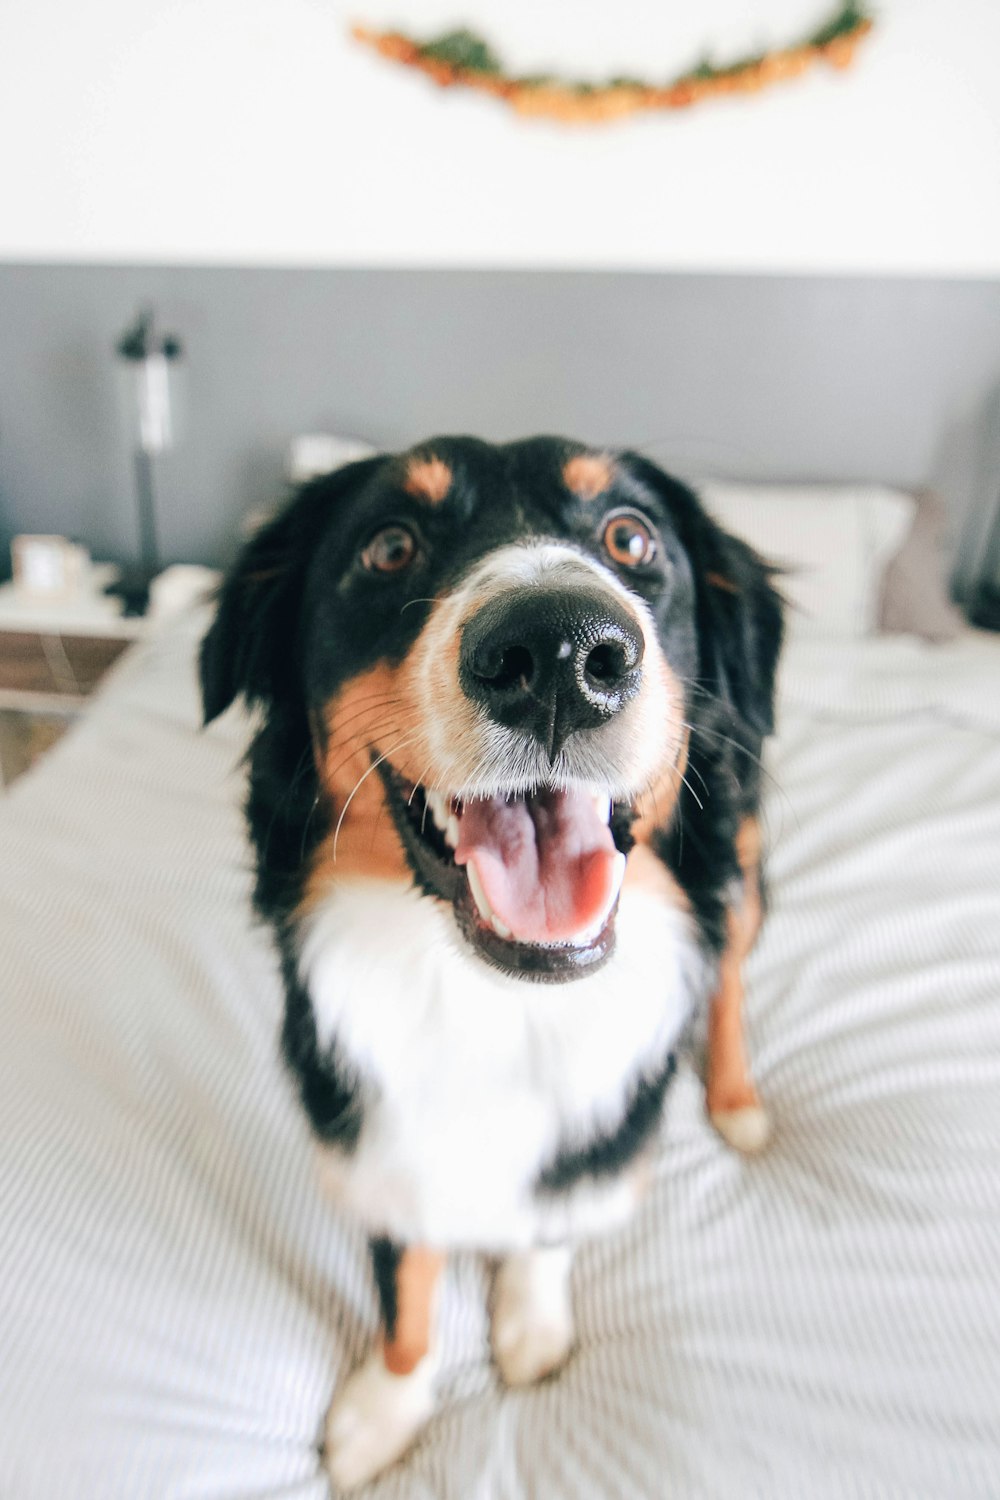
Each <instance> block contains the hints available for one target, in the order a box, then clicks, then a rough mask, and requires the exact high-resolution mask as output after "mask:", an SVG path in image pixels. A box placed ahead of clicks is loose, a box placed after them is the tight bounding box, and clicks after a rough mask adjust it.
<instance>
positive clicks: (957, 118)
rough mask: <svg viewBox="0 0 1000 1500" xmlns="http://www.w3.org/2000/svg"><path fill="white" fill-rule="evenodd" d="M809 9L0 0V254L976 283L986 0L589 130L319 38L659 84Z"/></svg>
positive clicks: (987, 218)
mask: <svg viewBox="0 0 1000 1500" xmlns="http://www.w3.org/2000/svg"><path fill="white" fill-rule="evenodd" d="M834 3H835V0H758V3H757V4H756V5H754V6H752V7H751V6H748V5H747V4H746V3H745V0H744V3H740V0H687V3H686V4H683V5H682V4H681V3H680V0H674V3H673V4H672V5H668V4H665V3H664V0H615V3H614V4H609V3H608V0H574V3H573V4H572V5H570V4H567V3H561V4H556V3H552V0H549V3H547V4H546V3H542V0H503V3H501V0H492V3H490V0H449V3H439V0H419V3H414V0H397V3H395V4H392V3H391V0H388V3H387V0H352V3H350V4H346V3H339V0H85V3H82V0H30V3H26V0H0V141H3V143H4V144H3V151H2V162H3V164H2V167H0V259H7V260H28V259H59V260H110V261H187V262H237V263H245V264H253V263H258V264H261V263H289V264H316V265H336V264H375V265H400V264H409V265H470V266H477V265H492V266H519V265H530V266H563V267H572V266H605V267H635V268H638V267H644V268H654V269H698V270H734V271H739V270H764V271H807V272H855V271H857V272H890V273H895V272H903V273H917V274H919V273H930V274H941V275H973V276H997V275H1000V75H998V73H997V59H998V58H1000V4H998V3H997V0H950V3H948V4H944V3H942V0H881V3H880V4H879V6H878V10H879V15H880V19H879V25H878V29H877V30H876V32H875V34H874V36H873V37H872V38H871V39H870V40H869V41H868V43H867V44H866V45H865V47H864V49H863V51H862V53H861V56H860V58H859V61H858V63H857V65H856V67H855V69H854V71H853V72H851V73H849V74H847V75H844V76H841V75H835V74H833V73H831V72H829V71H827V70H823V71H821V72H818V73H816V74H813V75H811V76H809V77H808V78H806V79H804V80H801V81H799V82H797V83H792V84H789V85H787V86H785V87H780V88H778V89H776V90H774V91H773V92H771V93H768V94H764V95H762V96H760V97H757V98H750V99H739V100H736V101H733V102H724V103H709V104H705V105H703V106H701V107H699V108H697V109H695V110H692V111H691V112H689V113H679V114H675V115H669V116H663V117H656V118H641V119H633V120H631V121H628V122H626V123H624V124H620V125H618V126H614V127H607V128H602V129H598V130H594V131H588V132H574V131H568V130H566V129H565V128H562V129H560V128H558V127H555V126H552V125H548V124H538V123H529V122H522V121H519V120H517V119H516V118H515V117H513V116H512V115H510V114H509V113H508V112H507V111H506V110H505V109H503V108H502V107H501V106H500V105H498V104H495V103H493V102H492V101H490V100H487V99H485V98H483V97H481V96H478V95H470V94H463V93H461V92H459V91H453V92H451V93H449V94H442V93H440V92H438V91H437V90H435V89H433V88H432V86H431V85H429V84H428V83H427V81H426V80H425V79H423V78H420V77H417V76H415V75H411V74H409V73H407V72H404V71H402V70H398V69H394V68H392V67H390V66H389V65H388V64H386V63H384V62H382V61H381V60H380V59H378V58H376V57H374V56H373V55H369V54H367V53H366V52H364V51H362V50H360V49H358V48H357V47H356V46H355V45H354V44H352V43H351V42H349V41H348V40H347V37H346V31H347V23H348V20H349V19H350V17H351V16H360V17H362V18H364V19H365V20H373V21H376V22H380V21H381V22H385V23H386V24H390V23H392V22H396V23H402V24H404V25H407V26H408V27H409V28H410V29H411V30H413V31H416V32H420V33H421V34H426V33H428V32H433V31H434V30H435V29H436V28H439V27H440V26H441V25H442V24H450V23H454V22H455V21H470V22H472V23H474V24H477V25H479V26H480V27H481V28H482V29H485V30H487V31H488V32H489V33H490V34H491V36H492V37H493V39H494V41H495V42H496V44H497V45H498V47H499V48H500V50H501V51H503V52H504V53H505V54H506V55H508V56H509V57H510V58H511V60H512V61H513V62H514V63H515V64H517V65H518V66H526V67H537V66H544V65H545V64H550V65H552V64H555V65H557V66H560V67H561V68H562V69H565V68H569V67H574V68H578V69H579V70H580V71H581V72H583V73H587V72H591V73H597V74H600V73H602V72H606V71H616V70H619V69H621V70H625V71H628V70H632V71H640V72H642V73H644V74H652V73H653V72H654V71H655V70H656V68H657V67H659V68H661V69H662V71H663V73H664V74H670V73H673V72H675V71H678V70H679V69H680V68H682V67H683V66H685V65H687V64H688V63H689V62H692V61H694V60H696V58H697V56H698V55H699V53H700V52H701V51H702V50H703V48H704V45H705V43H707V42H710V41H712V40H713V39H714V40H715V41H716V42H717V44H718V45H717V50H716V54H715V55H716V58H717V59H718V60H719V61H724V60H725V57H726V55H727V54H729V55H732V53H733V52H734V51H738V50H739V49H740V48H742V47H744V46H745V45H747V44H750V45H756V44H757V43H759V42H761V41H764V42H780V41H783V40H785V39H786V38H787V37H789V36H790V35H794V34H795V33H797V32H799V31H802V30H807V29H809V28H810V27H811V26H812V25H813V24H814V23H815V22H817V21H819V20H822V19H825V15H826V13H828V11H829V10H830V9H832V8H833V6H834Z"/></svg>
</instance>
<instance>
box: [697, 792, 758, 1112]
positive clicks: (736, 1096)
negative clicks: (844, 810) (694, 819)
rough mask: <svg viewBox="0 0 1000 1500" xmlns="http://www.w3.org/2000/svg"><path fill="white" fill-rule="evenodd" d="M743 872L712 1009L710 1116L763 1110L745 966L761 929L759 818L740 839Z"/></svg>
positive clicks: (746, 826) (743, 825)
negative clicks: (750, 1049)
mask: <svg viewBox="0 0 1000 1500" xmlns="http://www.w3.org/2000/svg"><path fill="white" fill-rule="evenodd" d="M736 852H737V857H738V859H739V862H740V868H741V870H742V871H743V899H742V901H741V903H740V904H739V905H738V906H733V907H731V908H730V911H729V918H728V929H729V936H728V941H727V944H726V949H725V952H724V953H723V955H722V960H721V962H720V965H719V982H718V987H717V989H716V992H715V994H714V996H713V997H712V1002H711V1006H710V1009H709V1021H708V1109H709V1114H711V1115H716V1114H724V1113H728V1112H732V1111H735V1110H741V1109H748V1108H759V1106H760V1098H759V1096H758V1094H757V1090H756V1088H755V1086H754V1082H753V1079H752V1078H751V1076H750V1064H749V1061H748V1059H747V1052H746V1041H745V1039H744V1035H743V973H742V964H743V961H744V959H745V958H746V956H747V954H748V953H749V952H750V950H751V948H752V947H753V944H754V940H755V939H756V936H757V932H758V930H759V928H760V924H761V918H762V910H761V899H760V855H761V833H760V824H759V823H758V821H757V819H756V818H744V820H743V822H742V823H741V824H740V828H739V832H738V834H737V838H736Z"/></svg>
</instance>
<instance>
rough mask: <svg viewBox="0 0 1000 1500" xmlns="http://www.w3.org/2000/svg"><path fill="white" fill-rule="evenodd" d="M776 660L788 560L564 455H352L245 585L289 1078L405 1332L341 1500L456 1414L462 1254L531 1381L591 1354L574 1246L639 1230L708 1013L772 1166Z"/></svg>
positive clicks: (225, 671)
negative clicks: (761, 1002)
mask: <svg viewBox="0 0 1000 1500" xmlns="http://www.w3.org/2000/svg"><path fill="white" fill-rule="evenodd" d="M781 638H782V607H781V601H780V598H779V595H778V593H777V590H776V587H775V572H774V570H773V569H771V568H770V567H769V566H768V565H767V564H766V563H765V562H764V561H763V560H762V559H761V558H760V557H758V556H757V555H756V554H755V553H754V552H753V551H752V550H751V549H750V548H749V547H748V546H747V545H745V544H744V543H743V542H741V541H739V540H737V539H736V538H734V537H732V536H731V535H728V534H727V533H726V532H725V531H723V530H722V529H720V527H719V526H718V525H717V524H716V523H715V522H714V521H713V520H712V519H711V518H710V517H709V515H708V514H707V513H706V511H705V510H704V509H703V508H702V506H701V504H700V502H699V500H698V498H697V496H696V495H695V493H693V492H692V490H690V489H689V488H687V487H686V486H685V485H684V484H682V483H680V482H679V481H678V480H676V479H673V478H671V477H669V476H668V475H667V474H666V473H664V472H662V471H661V470H660V469H659V468H658V467H657V466H656V465H654V464H653V463H652V462H650V461H649V460H648V459H646V458H644V457H643V456H641V455H640V454H638V453H635V452H629V451H616V452H612V451H608V450H604V449H600V450H598V449H593V448H590V447H587V446H585V445H583V444H579V443H575V442H570V441H567V440H564V439H560V438H553V437H537V438H532V439H529V440H526V441H521V442H514V443H510V444H507V445H500V446H497V445H492V444H489V443H486V442H483V441H480V440H478V439H475V438H471V437H441V438H436V439H434V440H433V441H431V442H428V443H425V444H422V445H420V446H419V447H416V448H414V449H412V450H410V451H408V452H405V453H401V454H380V455H375V456H372V457H369V458H366V459H363V460H360V461H357V462H354V463H351V464H350V465H348V466H347V467H345V468H342V469H340V470H338V471H336V472H334V473H332V474H330V475H328V476H326V477H323V478H320V479H317V480H315V481H313V482H311V483H308V484H307V485H305V486H304V487H303V488H302V489H301V490H299V491H298V492H297V493H296V494H295V495H294V496H293V497H292V499H291V501H290V503H288V504H287V506H286V507H285V509H284V510H283V511H281V512H280V513H279V514H278V515H277V516H276V518H275V519H273V520H271V521H270V523H269V524H267V525H266V526H265V527H264V528H263V529H262V530H261V531H259V532H258V534H256V535H255V536H254V537H253V538H252V539H251V540H250V542H249V543H248V544H247V545H246V547H245V549H244V551H243V553H242V555H241V556H240V557H239V559H238V561H237V562H236V564H235V567H234V568H233V569H232V571H231V572H230V573H229V575H228V577H227V578H226V580H225V581H224V583H223V585H222V588H221V590H220V594H219V598H218V605H217V611H216V614H215V618H214V621H213V623H212V625H211V626H210V628H209V631H208V633H207V635H206V637H205V639H204V642H203V644H202V651H201V680H202V692H203V700H204V715H205V721H206V723H208V722H210V721H211V720H212V719H214V718H215V717H216V716H217V715H218V714H220V713H222V711H223V710H224V709H226V708H227V707H228V705H229V704H230V703H232V702H233V700H234V699H236V698H237V697H240V696H242V698H243V699H244V700H245V701H246V703H247V704H248V705H250V706H251V707H252V708H253V709H255V710H256V711H257V712H258V715H259V726H260V727H259V730H258V732H257V733H256V737H255V738H254V741H253V744H252V747H251V749H250V752H249V757H248V761H249V792H248V799H247V818H248V823H249V830H250V835H251V839H252V843H253V846H254V849H255V852H256V887H255V904H256V909H257V912H258V913H259V915H260V916H261V917H262V918H264V919H265V920H266V921H267V922H268V923H270V924H271V926H272V927H273V929H274V933H275V935H276V939H277V946H278V951H279V953H280V958H281V966H282V973H283V978H284V985H285V992H286V1005H285V1019H284V1028H283V1048H284V1056H285V1058H286V1060H287V1063H288V1066H289V1068H290V1070H291V1074H292V1076H293V1078H294V1081H295V1083H296V1085H297V1089H298V1092H299V1095H300V1097H301V1102H302V1105H303V1107H304V1109H305V1112H306V1115H307V1116H308V1119H309V1121H310V1122H311V1126H312V1130H313V1132H314V1134H315V1137H316V1140H317V1142H318V1149H319V1160H320V1166H321V1172H322V1176H323V1178H324V1180H325V1183H326V1184H327V1186H328V1188H329V1190H330V1192H331V1193H332V1194H333V1196H334V1198H335V1200H336V1202H337V1203H338V1204H339V1205H340V1206H341V1208H342V1209H343V1210H344V1212H345V1213H347V1214H349V1215H350V1216H352V1218H353V1219H354V1220H355V1221H356V1222H357V1223H358V1224H360V1225H361V1226H362V1228H363V1230H364V1232H365V1234H366V1235H367V1237H368V1240H369V1242H370V1245H371V1258H372V1265H373V1270H374V1278H375V1282H376V1286H377V1290H378V1295H379V1300H380V1304H381V1311H382V1332H381V1336H380V1339H379V1341H378V1344H377V1347H376V1348H375V1349H374V1350H373V1352H372V1353H371V1355H370V1357H369V1358H368V1360H367V1362H366V1363H365V1364H364V1365H363V1366H362V1367H361V1369H359V1370H358V1371H356V1372H355V1373H354V1374H353V1375H352V1376H351V1377H350V1379H349V1380H348V1381H347V1383H346V1385H345V1387H344V1389H343V1390H342V1391H341V1392H340V1394H339V1396H338V1397H337V1399H336V1400H335V1401H334V1403H333V1406H332V1408H331V1412H330V1416H329V1419H328V1424H327V1431H326V1459H327V1464H328V1467H329V1469H330V1472H331V1475H332V1476H333V1478H334V1480H335V1482H336V1483H337V1485H338V1486H339V1487H340V1488H344V1489H346V1488H350V1487H352V1486H353V1485H356V1484H358V1483H361V1482H363V1481H364V1480H366V1479H368V1478H370V1477H371V1476H372V1475H374V1474H376V1473H377V1472H379V1471H380V1470H381V1469H382V1468H384V1467H385V1466H387V1465H388V1464H389V1463H390V1462H392V1461H393V1460H395V1459H396V1458H397V1457H398V1456H399V1455H400V1454H401V1453H402V1452H403V1451H404V1450H405V1448H406V1447H407V1446H408V1444H409V1443H410V1441H411V1440H412V1438H413V1436H414V1435H415V1434H416V1432H417V1431H418V1430H419V1429H420V1427H421V1426H422V1424H423V1423H425V1422H426V1420H427V1419H428V1417H429V1416H430V1414H431V1412H432V1410H433V1404H434V1391H433V1387H434V1377H435V1372H436V1369H437V1363H438V1352H437V1341H436V1336H435V1326H434V1325H435V1303H436V1294H437V1289H438V1285H439V1282H440V1277H441V1272H442V1268H443V1265H444V1262H445V1256H446V1254H447V1252H448V1251H450V1250H455V1249H459V1248H462V1249H469V1248H471V1249H474V1250H476V1251H481V1252H485V1253H487V1254H489V1255H490V1256H494V1257H497V1258H498V1259H499V1261H500V1264H499V1269H498V1271H497V1276H496V1281H495V1285H494V1294H493V1304H492V1343H493V1352H494V1357H495V1359H496V1363H497V1365H498V1367H499V1370H500V1373H501V1375H502V1376H503V1377H504V1379H505V1380H506V1381H507V1382H508V1383H509V1384H512V1385H522V1384H525V1383H528V1382H531V1381H534V1380H537V1379H539V1378H541V1377H542V1376H544V1375H546V1374H548V1373H549V1372H550V1371H553V1370H555V1369H556V1368H557V1367H558V1366H559V1365H560V1364H561V1363H562V1362H563V1361H564V1360H565V1358H566V1357H567V1355H568V1353H569V1351H570V1349H571V1345H572V1341H573V1320H572V1311H571V1306H570V1299H569V1270H570V1255H571V1251H572V1247H573V1245H574V1244H575V1243H576V1242H578V1241H579V1240H580V1239H581V1238H583V1237H585V1236H589V1235H594V1234H598V1233H602V1232H605V1231H607V1230H609V1229H611V1228H612V1227H614V1226H615V1225H617V1224H620V1223H622V1222H623V1221H624V1220H626V1219H627V1217H628V1216H629V1214H631V1213H632V1212H633V1210H634V1208H635V1206H636V1203H637V1202H638V1200H639V1198H640V1196H641V1193H642V1190H643V1186H644V1183H645V1182H646V1181H647V1180H648V1178H649V1175H650V1161H651V1157H652V1155H653V1153H654V1150H655V1146H656V1138H657V1133H658V1127H659V1125H660V1120H661V1115H662V1112H663V1105H664V1099H665V1096H666V1093H667V1089H668V1086H669V1083H670V1080H671V1077H672V1074H673V1072H674V1067H675V1057H676V1052H677V1047H678V1043H679V1040H680V1039H681V1037H682V1035H683V1034H684V1033H685V1030H686V1028H687V1027H688V1025H689V1023H690V1022H691V1020H692V1017H693V1016H694V1015H696V1013H697V1012H698V1011H699V1010H700V1009H701V1008H702V1007H704V1006H707V1008H708V1069H707V1099H708V1109H709V1113H710V1116H711V1118H712V1120H713V1121H714V1123H715V1125H716V1127H717V1128H718V1129H719V1131H720V1132H721V1134H722V1135H723V1136H724V1137H725V1138H726V1139H727V1140H728V1141H729V1142H730V1143H731V1144H732V1145H734V1146H736V1147H737V1148H738V1149H741V1150H754V1149H756V1148H758V1147H759V1146H761V1145H762V1144H763V1142H764V1139H765V1138H766V1134H767V1117H766V1114H765V1112H764V1110H763V1109H762V1107H761V1104H760V1100H759V1098H758V1095H757V1092H756V1090H755V1088H754V1085H753V1082H752V1079H751V1076H750V1073H749V1070H748V1066H747V1058H746V1051H745V1046H744V1041H743V1035H742V1025H741V1001H742V994H743V990H742V982H741V964H742V962H743V960H744V958H745V957H746V954H747V953H748V951H749V949H750V947H751V945H752V943H753V941H754V938H755V936H756V933H757V930H758V927H759V925H760V922H761V918H762V911H763V883H762V873H761V837H760V825H759V810H760V796H761V770H760V753H761V748H762V745H763V742H764V740H765V738H766V737H767V736H768V734H769V733H770V732H771V730H772V727H773V698H774V680H775V671H776V664H777V660H778V655H779V651H780V646H781Z"/></svg>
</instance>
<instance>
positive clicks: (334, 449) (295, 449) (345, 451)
mask: <svg viewBox="0 0 1000 1500" xmlns="http://www.w3.org/2000/svg"><path fill="white" fill-rule="evenodd" d="M375 451H376V450H375V449H374V448H373V447H372V445H371V443H366V442H364V441H363V440H362V439H361V438H350V437H334V436H333V435H332V433H328V432H304V433H302V434H301V435H300V436H299V437H294V438H292V441H291V442H290V443H289V445H288V456H287V458H286V461H285V468H286V470H287V472H288V477H289V479H290V480H291V481H292V483H293V484H305V483H306V482H307V481H308V480H310V479H318V478H319V476H320V475H321V474H332V473H333V471H334V469H342V468H343V467H344V465H345V464H352V463H353V462H354V460H355V459H356V458H369V457H370V456H371V455H372V454H373V453H374V452H375Z"/></svg>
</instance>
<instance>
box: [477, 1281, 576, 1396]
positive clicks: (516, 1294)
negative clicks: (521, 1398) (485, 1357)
mask: <svg viewBox="0 0 1000 1500" xmlns="http://www.w3.org/2000/svg"><path fill="white" fill-rule="evenodd" d="M544 1254H545V1252H542V1255H544ZM567 1273H568V1259H567V1260H566V1261H565V1263H564V1264H561V1265H559V1266H558V1267H556V1266H544V1265H542V1264H540V1263H539V1262H538V1261H535V1260H534V1259H533V1258H532V1257H524V1258H523V1259H522V1258H521V1257H518V1258H516V1260H515V1261H513V1262H511V1261H508V1262H507V1263H506V1264H505V1265H504V1266H502V1267H501V1270H500V1272H499V1275H498V1279H497V1289H496V1296H495V1302H494V1308H493V1354H494V1357H495V1359H496V1362H497V1367H498V1368H499V1370H500V1374H501V1375H502V1376H503V1378H504V1380H505V1382H506V1383H507V1385H531V1384H532V1383H533V1382H534V1381H536V1380H541V1379H542V1378H543V1377H544V1376H546V1375H549V1374H551V1373H552V1371H553V1370H557V1369H558V1368H559V1366H560V1365H561V1364H563V1363H564V1362H565V1360H566V1358H567V1356H568V1354H569V1352H570V1349H571V1348H572V1346H573V1332H574V1330H573V1314H572V1311H571V1308H570V1301H569V1285H568V1279H567Z"/></svg>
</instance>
